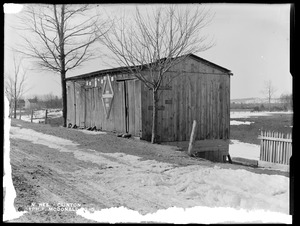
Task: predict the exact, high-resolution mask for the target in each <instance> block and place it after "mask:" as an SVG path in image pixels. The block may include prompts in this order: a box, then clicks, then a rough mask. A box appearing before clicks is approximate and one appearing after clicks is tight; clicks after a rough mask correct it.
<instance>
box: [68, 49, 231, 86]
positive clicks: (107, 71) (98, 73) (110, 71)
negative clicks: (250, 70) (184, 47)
mask: <svg viewBox="0 0 300 226" xmlns="http://www.w3.org/2000/svg"><path fill="white" fill-rule="evenodd" d="M188 57H191V58H193V59H195V60H197V61H200V62H202V63H204V64H206V65H209V66H211V67H214V68H216V69H219V70H220V71H222V72H224V73H226V74H230V75H232V73H231V71H230V70H228V69H226V68H224V67H221V66H219V65H217V64H215V63H212V62H210V61H208V60H205V59H203V58H201V57H199V56H196V55H194V54H188ZM162 60H163V59H162ZM140 67H144V68H146V65H140ZM132 68H134V66H132ZM120 72H122V73H128V72H130V70H129V69H128V67H117V68H111V69H104V70H99V71H93V72H90V73H86V74H81V75H77V76H72V77H68V78H66V80H67V81H70V80H78V79H86V78H91V77H95V76H101V75H106V74H115V73H120Z"/></svg>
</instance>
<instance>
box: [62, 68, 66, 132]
mask: <svg viewBox="0 0 300 226" xmlns="http://www.w3.org/2000/svg"><path fill="white" fill-rule="evenodd" d="M61 90H62V105H63V106H62V107H63V109H62V113H63V127H66V126H67V87H66V72H61Z"/></svg>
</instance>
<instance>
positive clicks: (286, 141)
mask: <svg viewBox="0 0 300 226" xmlns="http://www.w3.org/2000/svg"><path fill="white" fill-rule="evenodd" d="M258 139H260V140H261V143H260V160H261V161H266V162H271V163H279V164H284V165H289V160H290V157H291V156H292V134H290V133H288V134H283V133H279V132H271V131H261V134H260V136H259V137H258Z"/></svg>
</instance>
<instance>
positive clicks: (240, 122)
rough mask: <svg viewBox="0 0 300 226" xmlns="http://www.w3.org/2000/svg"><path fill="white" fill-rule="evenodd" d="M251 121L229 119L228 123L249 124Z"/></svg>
mask: <svg viewBox="0 0 300 226" xmlns="http://www.w3.org/2000/svg"><path fill="white" fill-rule="evenodd" d="M251 123H253V122H249V121H237V120H230V125H237V126H238V125H250V124H251Z"/></svg>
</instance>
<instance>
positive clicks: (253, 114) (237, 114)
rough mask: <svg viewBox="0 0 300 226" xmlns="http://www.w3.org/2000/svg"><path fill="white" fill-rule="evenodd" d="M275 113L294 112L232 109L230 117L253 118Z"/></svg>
mask: <svg viewBox="0 0 300 226" xmlns="http://www.w3.org/2000/svg"><path fill="white" fill-rule="evenodd" d="M273 114H293V112H292V111H286V112H285V111H278V112H277V111H272V112H270V111H261V112H251V111H230V118H231V119H238V118H251V117H258V116H270V115H273Z"/></svg>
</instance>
